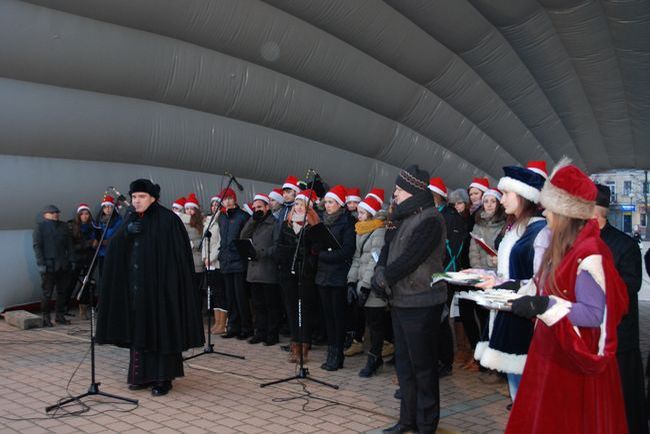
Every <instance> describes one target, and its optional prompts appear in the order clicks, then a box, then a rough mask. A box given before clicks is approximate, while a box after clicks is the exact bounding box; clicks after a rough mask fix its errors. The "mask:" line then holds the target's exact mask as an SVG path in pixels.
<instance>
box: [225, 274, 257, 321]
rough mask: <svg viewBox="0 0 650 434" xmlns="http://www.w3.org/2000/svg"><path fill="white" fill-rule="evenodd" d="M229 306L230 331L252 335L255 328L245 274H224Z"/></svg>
mask: <svg viewBox="0 0 650 434" xmlns="http://www.w3.org/2000/svg"><path fill="white" fill-rule="evenodd" d="M223 283H224V286H225V288H226V300H227V303H228V304H227V306H228V330H229V331H232V332H234V333H242V334H250V333H251V331H252V329H253V326H252V320H251V309H250V304H249V301H248V294H247V293H246V287H245V285H244V275H243V273H223Z"/></svg>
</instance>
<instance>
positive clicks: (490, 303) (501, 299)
mask: <svg viewBox="0 0 650 434" xmlns="http://www.w3.org/2000/svg"><path fill="white" fill-rule="evenodd" d="M523 295H524V294H517V292H516V291H512V290H509V289H494V288H493V289H486V290H484V291H481V290H478V291H461V292H459V293H458V297H459V298H464V299H467V300H472V301H475V302H476V304H478V305H480V306H483V307H486V308H488V309H494V310H504V311H509V310H510V302H509V300H514V299H516V298H519V297H522V296H523Z"/></svg>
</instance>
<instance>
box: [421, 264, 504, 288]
mask: <svg viewBox="0 0 650 434" xmlns="http://www.w3.org/2000/svg"><path fill="white" fill-rule="evenodd" d="M487 275H494V272H492V271H487V270H480V269H476V268H471V269H467V270H463V271H446V272H444V273H435V274H433V275H432V276H431V285H434V284H436V283H438V282H440V281H445V282H448V283H451V284H453V285H460V286H475V285H477V284H479V283H481V282H483V279H484V278H485V276H487Z"/></svg>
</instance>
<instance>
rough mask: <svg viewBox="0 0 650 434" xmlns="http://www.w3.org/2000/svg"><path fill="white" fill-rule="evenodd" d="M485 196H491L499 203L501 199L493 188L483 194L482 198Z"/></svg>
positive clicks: (499, 194) (500, 195)
mask: <svg viewBox="0 0 650 434" xmlns="http://www.w3.org/2000/svg"><path fill="white" fill-rule="evenodd" d="M485 196H493V197H495V198H496V199H497V202H498V201H500V200H501V198H502V197H503V195H502V194H501V193H499V192H498V191H497V190H494V189H493V188H490V189H488V190H487V191H486V192H485V193H483V197H485Z"/></svg>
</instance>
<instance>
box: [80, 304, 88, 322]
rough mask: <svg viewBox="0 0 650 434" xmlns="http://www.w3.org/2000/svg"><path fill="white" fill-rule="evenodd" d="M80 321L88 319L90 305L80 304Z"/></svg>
mask: <svg viewBox="0 0 650 434" xmlns="http://www.w3.org/2000/svg"><path fill="white" fill-rule="evenodd" d="M79 319H88V305H87V304H80V305H79Z"/></svg>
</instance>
